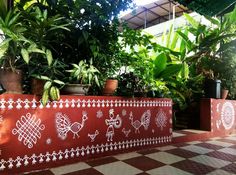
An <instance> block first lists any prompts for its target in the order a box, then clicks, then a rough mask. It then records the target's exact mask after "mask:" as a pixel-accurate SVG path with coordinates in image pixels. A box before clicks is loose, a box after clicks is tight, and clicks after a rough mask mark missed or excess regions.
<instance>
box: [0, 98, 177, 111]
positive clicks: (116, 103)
mask: <svg viewBox="0 0 236 175" xmlns="http://www.w3.org/2000/svg"><path fill="white" fill-rule="evenodd" d="M171 106H172V101H167V100H164V101H162V100H140V101H136V100H100V99H98V100H95V99H92V98H91V99H87V100H85V99H82V100H81V99H71V100H68V99H65V100H62V99H60V100H59V101H53V102H49V103H48V104H47V105H46V106H43V105H42V103H41V102H40V101H37V100H36V99H32V100H29V99H27V98H26V99H21V98H18V99H17V100H16V101H13V99H12V98H9V99H4V98H1V99H0V110H5V109H9V110H11V109H14V108H16V109H22V108H24V109H35V108H40V109H43V108H55V109H56V108H85V107H87V108H95V107H99V108H104V107H171Z"/></svg>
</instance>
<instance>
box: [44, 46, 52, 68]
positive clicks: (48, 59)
mask: <svg viewBox="0 0 236 175" xmlns="http://www.w3.org/2000/svg"><path fill="white" fill-rule="evenodd" d="M46 57H47V61H48V65H49V66H51V64H52V60H53V58H52V52H51V50H49V49H47V50H46Z"/></svg>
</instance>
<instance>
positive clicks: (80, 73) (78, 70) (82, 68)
mask: <svg viewBox="0 0 236 175" xmlns="http://www.w3.org/2000/svg"><path fill="white" fill-rule="evenodd" d="M72 66H73V68H72V69H70V70H67V72H69V73H70V76H69V82H73V83H79V84H89V85H91V84H93V83H94V82H95V83H96V85H97V86H100V82H99V78H98V76H99V73H100V72H99V70H98V69H97V68H96V67H94V66H93V64H92V60H90V62H89V64H88V63H86V61H84V60H81V61H80V62H79V64H72Z"/></svg>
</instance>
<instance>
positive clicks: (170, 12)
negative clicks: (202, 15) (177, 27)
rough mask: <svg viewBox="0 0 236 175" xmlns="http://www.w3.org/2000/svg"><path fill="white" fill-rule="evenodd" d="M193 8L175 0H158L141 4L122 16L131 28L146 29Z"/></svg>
mask: <svg viewBox="0 0 236 175" xmlns="http://www.w3.org/2000/svg"><path fill="white" fill-rule="evenodd" d="M184 12H185V13H189V12H191V10H189V9H188V8H186V7H184V6H183V5H181V4H179V3H178V2H175V1H173V0H157V1H156V2H153V3H150V4H147V5H144V6H139V7H137V8H136V9H134V10H133V11H132V12H131V13H129V14H126V15H124V16H122V17H121V18H120V19H121V20H122V22H126V23H127V24H128V26H129V27H130V28H133V29H144V28H147V27H150V26H153V25H156V24H160V23H162V22H165V21H169V20H170V19H173V18H175V17H179V16H182V14H183V13H184Z"/></svg>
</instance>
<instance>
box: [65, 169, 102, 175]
mask: <svg viewBox="0 0 236 175" xmlns="http://www.w3.org/2000/svg"><path fill="white" fill-rule="evenodd" d="M64 175H103V174H102V173H100V172H99V171H97V170H95V169H94V168H88V169H84V170H79V171H75V172H72V173H67V174H64Z"/></svg>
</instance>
